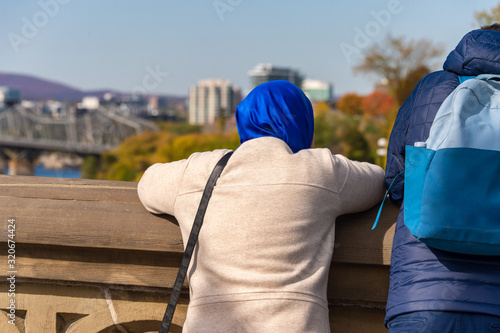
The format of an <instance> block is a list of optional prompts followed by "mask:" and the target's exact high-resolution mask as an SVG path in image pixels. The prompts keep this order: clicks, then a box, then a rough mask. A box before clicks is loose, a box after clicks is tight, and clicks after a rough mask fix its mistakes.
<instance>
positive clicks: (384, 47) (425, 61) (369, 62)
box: [354, 35, 443, 103]
mask: <svg viewBox="0 0 500 333" xmlns="http://www.w3.org/2000/svg"><path fill="white" fill-rule="evenodd" d="M442 53H443V50H442V48H441V47H440V46H436V45H434V44H433V43H432V42H431V41H429V40H427V39H421V40H416V41H415V40H410V41H406V40H405V39H404V38H403V37H399V38H397V37H392V36H390V35H389V36H387V37H386V38H385V40H384V41H382V42H381V43H375V44H373V46H371V47H369V48H367V49H366V51H365V52H364V58H363V60H362V61H361V63H360V64H359V65H358V66H356V67H355V68H354V71H355V72H361V73H371V74H375V75H376V76H378V77H379V78H380V79H384V80H386V81H387V86H388V88H389V91H390V92H391V93H392V94H393V95H394V96H395V97H396V98H397V100H398V101H399V102H400V103H401V99H402V97H403V96H404V95H405V94H403V91H404V92H405V93H406V92H407V88H406V87H408V86H411V84H410V82H413V81H414V78H415V76H416V75H417V74H418V73H421V71H422V69H425V68H430V67H432V65H431V63H432V61H433V60H434V59H435V58H437V57H438V56H440V55H441V54H442ZM404 98H406V96H404Z"/></svg>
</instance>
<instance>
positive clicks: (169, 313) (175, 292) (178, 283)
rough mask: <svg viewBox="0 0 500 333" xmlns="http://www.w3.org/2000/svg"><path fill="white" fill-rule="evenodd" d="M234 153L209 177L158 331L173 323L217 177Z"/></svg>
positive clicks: (164, 331)
mask: <svg viewBox="0 0 500 333" xmlns="http://www.w3.org/2000/svg"><path fill="white" fill-rule="evenodd" d="M232 154H233V152H229V153H227V154H226V155H224V156H222V158H221V159H220V160H219V162H217V165H216V166H215V168H214V169H213V171H212V174H210V178H208V181H207V185H206V186H205V190H204V191H203V195H202V197H201V201H200V206H199V207H198V212H197V213H196V217H195V218H194V222H193V227H192V228H191V234H190V235H189V240H188V242H187V245H186V249H185V250H184V256H183V257H182V262H181V267H180V268H179V273H178V274H177V278H176V279H175V283H174V288H173V289H172V294H171V295H170V300H169V301H168V306H167V310H166V311H165V315H164V316H163V321H162V323H161V327H160V330H159V332H158V333H168V330H169V328H170V324H171V323H172V318H173V317H174V312H175V307H176V306H177V301H178V300H179V296H180V294H181V289H182V284H183V283H184V279H185V278H186V273H187V270H188V267H189V262H190V261H191V257H192V256H193V251H194V246H195V245H196V242H197V241H198V234H199V233H200V229H201V225H202V223H203V218H204V217H205V211H206V210H207V206H208V201H209V200H210V197H211V196H212V191H213V189H214V186H215V183H216V182H217V179H218V178H219V176H220V174H221V173H222V170H224V167H225V166H226V164H227V161H228V160H229V157H231V155H232Z"/></svg>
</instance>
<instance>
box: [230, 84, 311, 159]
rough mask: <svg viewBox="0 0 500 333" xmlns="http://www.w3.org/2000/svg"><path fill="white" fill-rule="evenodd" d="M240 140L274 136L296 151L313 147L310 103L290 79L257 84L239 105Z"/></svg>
mask: <svg viewBox="0 0 500 333" xmlns="http://www.w3.org/2000/svg"><path fill="white" fill-rule="evenodd" d="M236 125H237V127H238V134H239V135H240V142H241V143H243V142H245V141H248V140H251V139H256V138H260V137H263V136H272V137H275V138H278V139H281V140H283V141H285V142H286V144H287V145H288V146H289V147H290V149H291V150H292V151H293V152H294V153H296V152H298V151H299V150H301V149H306V148H311V144H312V140H313V134H314V116H313V110H312V106H311V102H310V101H309V99H308V98H307V97H306V95H304V93H303V92H302V90H300V89H299V88H297V87H296V86H295V85H293V84H292V83H290V82H288V81H270V82H266V83H263V84H260V85H258V86H257V87H255V88H254V89H253V90H252V91H251V92H250V93H249V94H248V95H247V97H245V99H244V100H243V101H242V102H241V103H240V104H239V105H238V107H237V108H236Z"/></svg>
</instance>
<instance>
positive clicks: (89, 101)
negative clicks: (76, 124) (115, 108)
mask: <svg viewBox="0 0 500 333" xmlns="http://www.w3.org/2000/svg"><path fill="white" fill-rule="evenodd" d="M78 108H80V109H86V110H96V109H98V108H99V97H96V96H85V97H84V98H83V99H82V102H81V103H78Z"/></svg>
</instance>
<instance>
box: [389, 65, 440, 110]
mask: <svg viewBox="0 0 500 333" xmlns="http://www.w3.org/2000/svg"><path fill="white" fill-rule="evenodd" d="M430 72H431V70H430V69H429V67H427V66H426V65H422V66H419V67H417V68H415V69H413V70H411V71H410V72H409V73H408V74H407V75H406V76H405V77H404V78H403V80H402V81H401V83H400V84H399V85H398V86H397V87H396V88H395V90H394V97H396V100H397V102H398V103H399V105H403V103H404V101H405V100H406V99H407V98H408V96H410V94H411V92H412V91H413V89H415V87H416V85H417V83H418V81H420V79H421V78H422V77H424V76H425V75H427V74H429V73H430Z"/></svg>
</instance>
